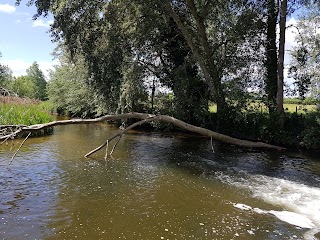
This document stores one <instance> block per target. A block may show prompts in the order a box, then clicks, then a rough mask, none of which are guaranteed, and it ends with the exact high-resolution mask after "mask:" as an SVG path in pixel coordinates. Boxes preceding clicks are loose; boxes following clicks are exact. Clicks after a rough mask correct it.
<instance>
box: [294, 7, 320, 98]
mask: <svg viewBox="0 0 320 240" xmlns="http://www.w3.org/2000/svg"><path fill="white" fill-rule="evenodd" d="M319 14H320V10H319V8H317V7H316V6H315V5H310V6H309V8H308V11H306V12H304V13H303V14H302V16H300V19H299V21H298V23H297V29H298V31H299V34H298V36H297V37H296V39H295V40H296V41H297V46H295V47H294V48H293V51H291V52H290V53H291V55H292V60H291V62H290V68H289V76H290V77H292V78H293V79H294V80H295V85H296V89H297V92H298V93H299V95H300V98H302V99H304V98H305V97H306V95H307V93H308V92H311V95H312V97H313V98H316V99H320V70H319V69H320V68H319V62H320V55H319V52H320V35H319V31H320V20H319Z"/></svg>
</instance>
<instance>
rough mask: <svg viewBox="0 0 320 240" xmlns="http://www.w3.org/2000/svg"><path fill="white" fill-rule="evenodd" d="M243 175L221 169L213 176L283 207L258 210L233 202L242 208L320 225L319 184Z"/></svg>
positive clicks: (309, 225) (301, 223) (306, 225)
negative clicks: (280, 209)
mask: <svg viewBox="0 0 320 240" xmlns="http://www.w3.org/2000/svg"><path fill="white" fill-rule="evenodd" d="M243 174H244V177H237V176H229V175H227V174H225V173H223V172H220V174H217V175H216V176H217V177H218V178H219V179H220V180H221V181H223V182H227V183H228V184H231V185H234V186H237V187H241V188H245V189H250V191H251V192H252V195H253V196H254V197H256V198H259V199H262V200H264V201H266V202H268V203H271V204H272V205H277V206H280V207H282V208H283V209H285V211H274V210H262V209H258V208H252V207H250V206H247V205H244V204H240V203H238V204H234V206H235V207H237V208H239V209H242V210H250V211H255V212H257V213H261V214H272V215H274V216H275V217H277V218H278V219H280V220H282V221H285V222H287V223H289V224H292V225H295V226H298V227H301V228H309V229H320V188H316V187H310V186H307V185H304V184H301V183H296V182H293V181H289V180H284V179H279V178H273V177H268V176H262V175H251V174H248V173H243Z"/></svg>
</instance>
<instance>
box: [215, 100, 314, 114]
mask: <svg viewBox="0 0 320 240" xmlns="http://www.w3.org/2000/svg"><path fill="white" fill-rule="evenodd" d="M250 107H251V108H252V109H254V108H255V109H256V111H263V112H267V111H268V108H267V107H266V106H265V105H264V104H261V103H250ZM283 108H284V110H285V112H290V113H294V112H297V113H300V114H305V113H308V112H313V111H316V105H301V104H289V103H285V104H283ZM209 112H212V113H215V112H217V105H216V104H210V106H209Z"/></svg>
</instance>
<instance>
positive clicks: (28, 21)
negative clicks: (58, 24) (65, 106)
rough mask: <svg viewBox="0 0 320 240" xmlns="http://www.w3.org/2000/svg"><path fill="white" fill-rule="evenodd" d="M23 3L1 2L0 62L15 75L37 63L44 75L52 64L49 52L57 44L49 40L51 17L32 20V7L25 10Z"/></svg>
mask: <svg viewBox="0 0 320 240" xmlns="http://www.w3.org/2000/svg"><path fill="white" fill-rule="evenodd" d="M26 2H27V1H26V0H24V1H22V3H21V5H20V6H17V7H16V6H15V5H14V0H11V1H10V2H9V0H6V1H3V0H0V52H1V53H2V57H1V58H0V62H1V63H2V64H4V65H8V66H9V67H10V68H11V69H12V71H13V73H14V75H15V76H20V75H23V74H25V70H26V69H27V68H28V67H29V66H30V65H31V64H32V63H33V62H34V61H37V62H38V64H39V65H40V68H41V70H42V71H43V73H44V74H45V75H47V73H48V69H51V68H52V66H53V65H54V64H56V63H55V62H53V57H52V56H51V53H52V51H53V49H54V48H55V46H56V44H55V43H52V41H51V38H50V33H49V32H48V31H49V29H50V23H52V19H53V18H52V16H49V17H47V18H39V19H38V20H36V21H34V20H32V16H33V14H34V13H35V12H36V8H35V7H27V6H26Z"/></svg>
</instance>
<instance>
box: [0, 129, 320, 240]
mask: <svg viewBox="0 0 320 240" xmlns="http://www.w3.org/2000/svg"><path fill="white" fill-rule="evenodd" d="M116 131H117V129H116V128H115V127H114V126H113V125H110V124H96V125H74V126H70V125H69V126H60V127H56V128H55V132H54V134H53V135H51V136H45V137H41V138H33V139H29V140H28V141H27V142H26V143H25V145H24V146H23V148H22V149H21V151H20V152H19V153H18V154H17V156H16V157H15V159H14V160H13V162H12V164H11V165H10V166H8V163H9V162H10V158H11V156H12V155H13V153H14V150H15V149H17V147H18V145H19V144H20V142H21V141H22V140H19V143H18V142H14V144H15V145H14V146H13V147H12V146H11V144H12V143H11V142H9V145H8V146H1V149H0V168H1V171H0V239H316V238H315V236H314V235H315V234H316V233H317V232H319V231H320V230H319V229H320V187H319V186H320V156H319V155H318V154H316V153H315V154H314V155H310V156H306V155H303V154H301V153H293V152H269V151H265V152H264V151H250V150H247V149H239V148H237V147H234V146H230V145H223V144H220V143H214V149H215V153H213V152H212V151H211V143H210V140H208V139H206V138H202V137H195V136H190V135H181V134H180V135H177V134H175V135H169V134H166V135H163V134H156V133H141V132H136V131H132V132H130V133H129V134H126V135H125V136H123V137H122V138H121V140H120V142H119V144H118V145H117V148H116V151H115V152H114V154H113V159H108V160H106V161H105V160H104V154H105V153H104V151H101V152H99V153H98V154H96V155H94V156H93V157H92V158H90V159H86V158H84V157H83V156H84V155H85V154H86V153H87V152H89V151H90V150H92V149H93V148H95V147H97V146H98V145H100V144H101V143H102V142H104V141H105V140H106V139H107V138H108V136H111V135H113V134H114V133H115V132H116ZM11 147H12V150H11V151H10V148H11Z"/></svg>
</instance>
